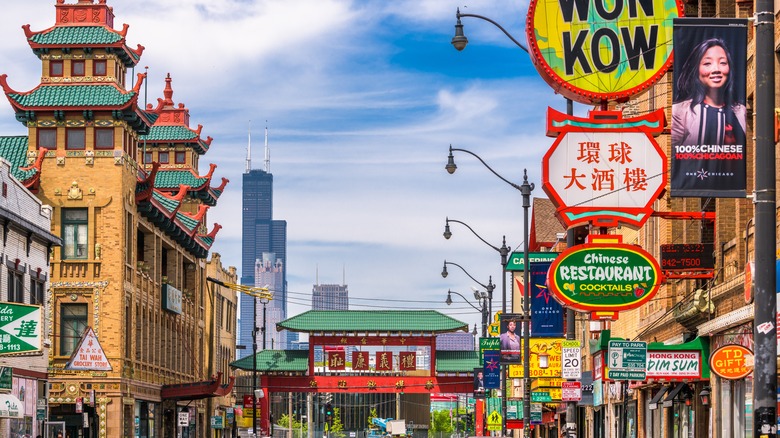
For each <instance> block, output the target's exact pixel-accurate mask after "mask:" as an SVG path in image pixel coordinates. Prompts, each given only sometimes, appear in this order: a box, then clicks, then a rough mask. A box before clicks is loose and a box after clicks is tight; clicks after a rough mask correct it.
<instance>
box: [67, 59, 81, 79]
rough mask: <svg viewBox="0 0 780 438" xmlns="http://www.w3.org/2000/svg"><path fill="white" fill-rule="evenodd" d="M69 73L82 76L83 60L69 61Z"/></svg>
mask: <svg viewBox="0 0 780 438" xmlns="http://www.w3.org/2000/svg"><path fill="white" fill-rule="evenodd" d="M70 74H71V76H84V61H71V62H70Z"/></svg>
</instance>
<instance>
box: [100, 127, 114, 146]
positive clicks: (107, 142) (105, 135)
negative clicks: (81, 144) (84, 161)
mask: <svg viewBox="0 0 780 438" xmlns="http://www.w3.org/2000/svg"><path fill="white" fill-rule="evenodd" d="M95 149H114V128H95Z"/></svg>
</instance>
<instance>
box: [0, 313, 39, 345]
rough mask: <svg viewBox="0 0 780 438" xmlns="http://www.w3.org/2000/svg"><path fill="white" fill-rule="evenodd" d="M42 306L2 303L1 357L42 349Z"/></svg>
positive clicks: (0, 327) (0, 316) (0, 321)
mask: <svg viewBox="0 0 780 438" xmlns="http://www.w3.org/2000/svg"><path fill="white" fill-rule="evenodd" d="M42 328H43V324H41V306H31V305H25V304H12V303H0V355H2V354H16V353H23V352H26V351H39V350H40V349H41V332H42V330H41V329H42Z"/></svg>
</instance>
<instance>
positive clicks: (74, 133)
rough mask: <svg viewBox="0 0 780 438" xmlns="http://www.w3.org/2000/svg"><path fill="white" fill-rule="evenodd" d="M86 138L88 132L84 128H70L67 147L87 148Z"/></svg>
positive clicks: (71, 148) (72, 148)
mask: <svg viewBox="0 0 780 438" xmlns="http://www.w3.org/2000/svg"><path fill="white" fill-rule="evenodd" d="M86 138H87V133H86V131H85V130H84V128H68V130H67V139H66V143H65V149H70V150H74V149H79V150H83V149H85V148H86V145H87V143H86Z"/></svg>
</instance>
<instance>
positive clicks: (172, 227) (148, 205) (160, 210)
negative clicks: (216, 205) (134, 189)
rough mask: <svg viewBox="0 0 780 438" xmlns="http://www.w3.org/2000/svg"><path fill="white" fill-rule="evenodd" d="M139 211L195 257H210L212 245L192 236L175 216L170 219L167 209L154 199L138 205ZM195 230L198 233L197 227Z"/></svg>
mask: <svg viewBox="0 0 780 438" xmlns="http://www.w3.org/2000/svg"><path fill="white" fill-rule="evenodd" d="M138 211H139V212H140V213H141V215H143V216H144V217H145V218H147V219H148V220H149V221H150V222H151V223H152V224H153V225H154V226H156V227H157V228H159V229H160V230H162V231H163V232H165V234H166V235H168V236H169V237H171V238H172V239H173V240H175V241H176V242H177V243H179V244H180V245H181V246H182V247H183V248H184V249H185V250H187V251H188V252H190V253H191V254H192V255H194V256H195V257H197V258H204V257H206V256H208V249H209V248H210V247H211V245H210V244H208V245H206V242H203V241H202V239H197V238H196V237H193V236H191V234H190V230H189V229H188V228H187V227H185V225H184V224H183V223H182V222H181V221H180V220H179V219H178V218H177V217H176V216H175V215H174V216H173V217H169V213H167V210H166V208H165V207H164V206H163V205H162V204H161V203H160V202H159V201H158V200H157V199H155V198H154V197H150V198H149V199H148V200H145V201H142V202H140V203H138ZM179 214H183V213H179ZM195 230H196V231H197V227H195Z"/></svg>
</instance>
